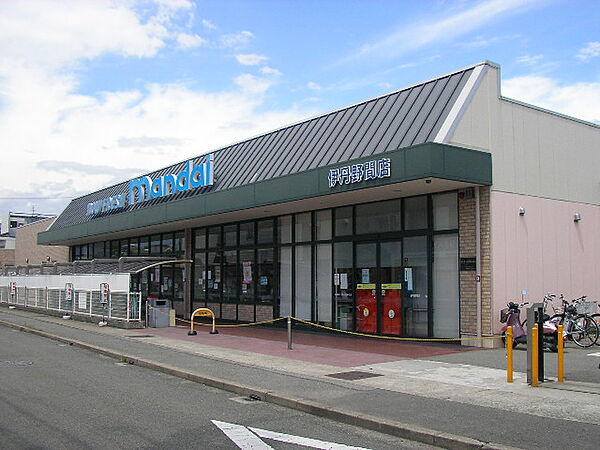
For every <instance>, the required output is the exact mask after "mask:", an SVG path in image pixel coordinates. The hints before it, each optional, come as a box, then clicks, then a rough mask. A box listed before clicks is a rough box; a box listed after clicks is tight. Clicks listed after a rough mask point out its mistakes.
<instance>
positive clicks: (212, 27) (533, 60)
mask: <svg viewBox="0 0 600 450" xmlns="http://www.w3.org/2000/svg"><path fill="white" fill-rule="evenodd" d="M484 60H490V61H493V62H495V63H498V64H500V66H501V71H502V84H501V91H502V95H503V96H506V97H510V98H514V99H517V100H520V101H523V102H527V103H531V104H533V105H536V106H540V107H543V108H547V109H550V110H553V111H557V112H560V113H563V114H567V115H570V116H573V117H577V118H579V119H583V120H587V121H591V122H595V123H599V124H600V1H598V0H568V1H561V0H530V1H527V0H479V1H477V0H420V1H416V0H302V1H300V0H296V1H292V0H198V1H192V0H143V1H142V0H139V1H138V0H84V1H82V0H18V1H15V0H0V154H1V158H0V167H1V168H2V170H0V211H3V212H5V211H8V210H10V211H25V212H30V211H32V210H33V211H36V212H43V213H55V214H58V213H60V212H61V211H62V210H63V209H64V207H65V206H66V205H67V204H68V202H69V201H70V200H71V199H72V198H75V197H78V196H81V195H84V194H86V193H89V192H93V191H95V190H98V189H100V188H102V187H106V186H110V185H112V184H115V183H118V182H121V181H124V180H126V179H129V178H131V177H134V176H138V175H141V174H143V173H146V172H148V171H151V170H154V169H157V168H160V167H164V166H167V165H169V164H172V163H175V162H178V161H184V160H186V159H189V158H191V157H195V156H198V155H201V154H204V153H207V152H210V151H212V150H215V149H218V148H221V147H223V146H226V145H228V144H231V143H234V142H238V141H240V140H243V139H246V138H249V137H252V136H255V135H258V134H262V133H264V132H267V131H270V130H273V129H276V128H279V127H282V126H285V125H288V124H291V123H294V122H297V121H300V120H303V119H306V118H309V117H314V116H316V115H319V114H322V113H326V112H329V111H332V110H335V109H338V108H342V107H345V106H348V105H351V104H355V103H358V102H360V101H363V100H366V99H369V98H373V97H377V96H379V95H383V94H385V93H388V92H391V91H394V90H398V89H401V88H403V87H407V86H410V85H412V84H415V83H419V82H421V81H425V80H428V79H431V78H435V77H438V76H440V75H443V74H446V73H450V72H453V71H456V70H458V69H461V68H464V67H468V66H471V65H474V64H477V63H479V62H481V61H484Z"/></svg>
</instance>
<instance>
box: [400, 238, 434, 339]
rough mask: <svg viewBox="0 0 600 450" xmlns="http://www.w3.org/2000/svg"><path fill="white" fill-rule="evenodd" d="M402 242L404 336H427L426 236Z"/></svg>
mask: <svg viewBox="0 0 600 450" xmlns="http://www.w3.org/2000/svg"><path fill="white" fill-rule="evenodd" d="M403 242H404V253H403V257H404V259H403V266H404V284H405V288H404V292H405V293H406V299H405V302H404V305H403V306H404V308H406V319H405V320H406V330H405V334H407V335H409V336H427V332H428V331H427V328H428V327H427V322H428V319H427V315H428V311H429V292H428V276H427V236H415V237H408V238H404V240H403Z"/></svg>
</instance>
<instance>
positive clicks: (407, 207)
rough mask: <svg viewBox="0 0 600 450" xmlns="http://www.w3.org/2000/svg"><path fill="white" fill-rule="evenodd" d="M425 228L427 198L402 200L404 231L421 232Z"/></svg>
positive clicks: (424, 196)
mask: <svg viewBox="0 0 600 450" xmlns="http://www.w3.org/2000/svg"><path fill="white" fill-rule="evenodd" d="M423 228H427V196H426V195H423V196H420V197H409V198H405V199H404V229H406V230H421V229H423Z"/></svg>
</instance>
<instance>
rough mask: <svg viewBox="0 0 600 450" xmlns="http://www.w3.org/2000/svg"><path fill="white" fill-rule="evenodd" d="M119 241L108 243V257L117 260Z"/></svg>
mask: <svg viewBox="0 0 600 450" xmlns="http://www.w3.org/2000/svg"><path fill="white" fill-rule="evenodd" d="M119 251H120V248H119V241H110V257H111V258H118V257H119Z"/></svg>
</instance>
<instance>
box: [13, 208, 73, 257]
mask: <svg viewBox="0 0 600 450" xmlns="http://www.w3.org/2000/svg"><path fill="white" fill-rule="evenodd" d="M55 220H56V219H55V218H52V219H46V220H40V221H39V222H34V223H32V224H29V225H25V226H22V227H19V228H17V229H16V230H15V235H16V248H15V263H16V265H25V264H27V260H29V264H41V263H42V262H46V261H47V258H48V257H50V260H51V261H56V262H68V261H69V247H62V246H54V245H38V243H37V236H38V233H40V232H42V231H46V230H47V229H48V228H49V227H50V225H52V223H53V222H54V221H55Z"/></svg>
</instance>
